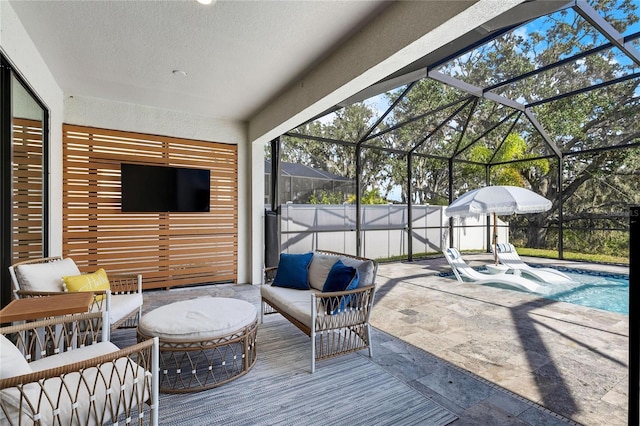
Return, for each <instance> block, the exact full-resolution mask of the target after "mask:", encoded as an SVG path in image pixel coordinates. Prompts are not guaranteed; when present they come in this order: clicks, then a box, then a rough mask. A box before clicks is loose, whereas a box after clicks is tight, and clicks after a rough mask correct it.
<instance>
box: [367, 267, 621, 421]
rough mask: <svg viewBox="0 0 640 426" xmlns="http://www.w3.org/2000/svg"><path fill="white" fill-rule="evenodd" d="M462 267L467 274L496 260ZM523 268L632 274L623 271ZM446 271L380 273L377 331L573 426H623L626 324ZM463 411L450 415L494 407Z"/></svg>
mask: <svg viewBox="0 0 640 426" xmlns="http://www.w3.org/2000/svg"><path fill="white" fill-rule="evenodd" d="M464 258H465V260H467V262H468V263H469V264H470V265H471V266H478V265H480V264H487V263H489V262H490V261H491V260H492V258H491V257H490V255H487V254H479V255H464ZM525 260H526V261H530V262H533V263H544V262H550V263H554V264H556V265H560V266H567V267H575V268H582V269H593V270H599V271H605V270H606V271H608V272H617V273H627V274H628V268H624V267H615V266H602V265H590V264H584V263H572V262H567V261H562V262H558V261H550V260H543V259H533V258H531V259H525ZM449 271H450V268H449V266H448V264H447V263H446V260H445V259H444V258H434V259H429V260H421V261H417V262H397V263H386V264H381V265H380V267H379V270H378V278H377V285H378V289H379V290H378V292H377V293H376V302H375V308H374V310H373V313H372V320H371V322H372V325H374V326H375V327H377V328H379V329H381V330H384V331H386V332H387V333H389V334H392V335H394V336H397V337H399V338H400V339H402V340H404V341H406V342H408V343H411V344H413V345H415V346H417V347H419V348H421V349H423V350H424V351H426V352H428V353H430V354H433V355H435V356H437V357H440V358H442V359H443V360H446V361H448V362H449V363H451V364H453V365H455V366H457V367H459V368H461V369H463V370H464V371H467V372H469V373H471V374H473V375H477V376H479V377H481V378H483V379H485V380H487V381H488V382H491V383H493V384H495V385H498V386H499V387H501V388H504V389H506V390H507V391H510V392H513V393H514V394H516V395H519V396H522V397H524V398H526V399H527V400H529V401H532V402H534V403H537V404H539V405H541V406H544V407H545V408H547V409H549V410H551V411H553V412H554V413H557V414H560V415H561V416H564V417H565V418H568V419H571V420H573V421H575V422H578V423H581V424H585V425H626V424H627V407H628V401H627V395H628V388H627V387H628V375H627V374H628V336H629V317H628V316H627V315H621V314H616V313H611V312H605V311H602V310H597V309H591V308H585V307H582V306H577V305H572V304H568V303H562V302H555V301H551V300H547V299H542V298H538V297H536V296H533V295H530V294H526V293H523V292H518V291H513V290H505V289H500V288H493V287H486V286H478V285H474V284H471V283H460V282H457V281H455V280H453V279H451V278H448V277H439V276H437V275H438V274H439V273H440V272H449ZM478 398H480V396H478ZM434 399H436V400H437V401H438V402H440V403H441V405H443V406H445V407H447V406H448V405H447V401H446V400H442V401H441V400H439V399H438V397H437V395H436V396H434ZM467 405H468V406H462V407H448V408H450V409H451V410H452V411H454V412H456V413H460V412H461V411H460V409H462V410H463V411H462V413H468V414H470V415H472V416H473V414H472V413H473V411H476V410H482V409H483V407H484V408H486V407H488V402H487V401H482V399H479V400H478V401H477V402H476V403H474V404H467ZM492 409H494V408H492ZM460 422H461V423H465V422H464V417H461V420H460ZM505 424H506V423H505Z"/></svg>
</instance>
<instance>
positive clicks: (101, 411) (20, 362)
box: [0, 312, 158, 426]
mask: <svg viewBox="0 0 640 426" xmlns="http://www.w3.org/2000/svg"><path fill="white" fill-rule="evenodd" d="M106 315H107V314H106V312H94V313H86V314H77V315H67V316H61V317H55V318H50V319H45V320H40V321H35V322H28V323H24V324H20V325H14V326H9V327H3V328H0V334H1V335H2V336H0V343H2V350H1V353H0V356H1V357H2V365H1V366H0V424H3V425H4V424H9V425H25V424H29V425H43V426H44V425H54V424H56V425H58V424H59V425H71V424H73V425H102V424H105V423H107V424H118V423H122V424H139V425H142V424H152V425H157V424H158V340H157V339H149V340H147V341H144V342H141V343H138V344H136V345H133V346H130V347H127V348H124V349H119V348H118V347H116V346H115V345H113V344H112V343H111V342H109V341H105V340H103V339H105V338H106V336H107V335H108V333H107V332H105V330H103V328H102V324H103V323H104V322H105V321H106Z"/></svg>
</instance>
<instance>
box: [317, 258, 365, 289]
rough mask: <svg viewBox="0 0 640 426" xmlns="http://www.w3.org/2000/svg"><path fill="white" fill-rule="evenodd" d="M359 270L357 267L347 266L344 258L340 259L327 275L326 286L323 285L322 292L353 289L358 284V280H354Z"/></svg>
mask: <svg viewBox="0 0 640 426" xmlns="http://www.w3.org/2000/svg"><path fill="white" fill-rule="evenodd" d="M357 272H358V270H357V269H356V268H352V267H351V266H346V265H345V264H344V263H342V260H338V261H337V262H336V263H334V264H333V266H332V267H331V270H330V271H329V275H327V280H326V281H325V282H324V286H323V287H322V292H323V293H328V292H332V291H345V290H353V289H354V288H356V287H357V286H358V280H357V279H356V280H354V278H355V277H356V274H357ZM353 281H355V285H354V284H353ZM348 287H352V288H348Z"/></svg>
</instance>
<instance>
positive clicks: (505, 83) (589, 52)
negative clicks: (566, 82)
mask: <svg viewBox="0 0 640 426" xmlns="http://www.w3.org/2000/svg"><path fill="white" fill-rule="evenodd" d="M612 46H613V43H606V44H603V45H601V46H598V47H594V48H593V49H590V50H586V51H584V52H580V53H578V54H577V55H574V56H570V57H568V58H565V59H561V60H559V61H556V62H553V63H551V64H548V65H545V66H543V67H540V68H536V69H535V70H532V71H529V72H526V73H524V74H520V75H518V76H515V77H512V78H509V79H507V80H503V81H501V82H499V83H496V84H493V85H491V86H487V87H486V88H485V89H484V90H485V91H486V92H490V91H492V90H495V89H498V88H500V87H504V86H508V85H510V84H512V83H516V82H518V81H520V80H524V79H526V78H529V77H533V76H535V75H538V74H541V73H543V72H545V71H549V70H552V69H555V68H559V67H561V66H563V65H565V64H570V63H572V62H575V61H577V60H580V59H583V58H586V57H587V56H591V55H595V54H596V53H599V52H602V51H603V50H607V49H609V48H611V47H612Z"/></svg>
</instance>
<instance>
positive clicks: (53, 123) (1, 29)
mask: <svg viewBox="0 0 640 426" xmlns="http://www.w3.org/2000/svg"><path fill="white" fill-rule="evenodd" d="M0 49H1V50H2V52H3V53H4V55H5V56H6V57H7V58H8V59H9V61H10V62H11V63H12V64H13V66H14V68H15V69H16V70H17V71H18V72H19V73H20V74H21V76H22V77H23V79H24V80H25V81H26V82H27V84H28V85H29V86H30V88H31V89H32V90H33V92H35V93H36V94H37V95H38V96H39V97H40V100H41V101H42V103H43V104H44V105H45V106H46V107H47V109H48V110H49V164H50V176H49V194H50V200H51V206H50V207H51V208H50V226H49V229H50V232H49V241H50V250H49V254H50V255H60V254H62V123H69V124H77V125H83V126H94V127H101V128H107V129H115V130H124V131H133V132H141V133H152V134H159V135H166V136H174V137H183V138H190V139H198V140H206V141H214V142H223V143H231V144H237V145H238V159H239V161H238V188H239V191H238V210H239V212H238V242H239V243H238V282H239V283H248V282H251V279H252V278H251V244H250V241H251V210H250V209H251V196H250V194H251V170H250V169H251V167H250V161H251V159H250V156H251V151H250V150H249V149H248V148H249V144H248V142H247V125H246V123H242V122H232V121H225V120H219V119H214V118H211V117H204V116H196V115H193V114H186V113H183V112H176V111H167V110H159V109H154V108H148V107H144V106H140V105H132V104H125V103H119V102H108V101H105V100H102V99H95V98H83V97H77V96H66V97H65V96H64V93H63V91H62V89H61V88H60V87H59V86H58V84H57V83H56V81H55V79H54V78H53V76H52V75H51V73H50V72H49V69H48V67H47V65H46V63H45V62H44V60H43V58H42V56H41V55H40V53H39V52H38V50H37V49H36V47H35V45H34V44H33V43H32V41H31V39H30V38H29V36H28V34H27V33H26V31H25V30H24V27H23V26H22V24H21V23H20V21H19V19H18V18H17V16H16V14H15V12H14V10H13V8H12V7H11V4H10V3H8V2H6V1H0ZM258 254H259V255H261V251H260V252H258Z"/></svg>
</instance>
